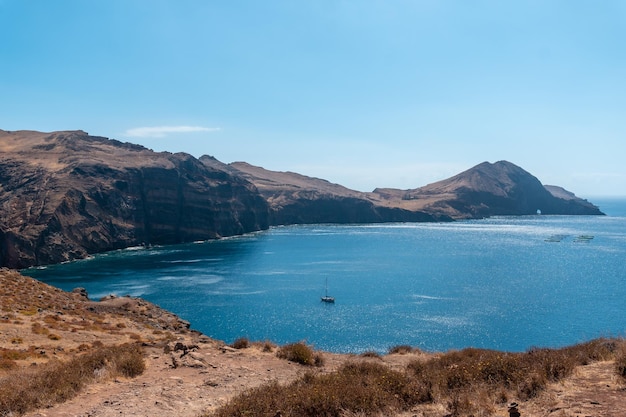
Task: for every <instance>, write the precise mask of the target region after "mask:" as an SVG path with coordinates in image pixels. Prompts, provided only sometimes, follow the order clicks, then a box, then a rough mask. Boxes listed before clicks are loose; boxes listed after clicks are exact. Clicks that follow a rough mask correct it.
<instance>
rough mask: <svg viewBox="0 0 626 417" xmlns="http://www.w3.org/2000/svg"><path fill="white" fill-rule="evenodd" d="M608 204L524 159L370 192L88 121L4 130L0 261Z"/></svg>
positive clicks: (21, 263)
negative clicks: (168, 145) (156, 142)
mask: <svg viewBox="0 0 626 417" xmlns="http://www.w3.org/2000/svg"><path fill="white" fill-rule="evenodd" d="M537 210H541V212H542V213H544V214H596V215H597V214H602V213H601V212H600V210H599V209H598V208H597V207H595V206H594V205H593V204H591V203H589V202H587V201H586V200H582V199H580V198H578V197H576V196H575V195H574V194H573V193H571V192H569V191H567V190H564V189H562V188H560V187H556V186H549V187H545V186H543V185H542V184H541V183H540V182H539V180H538V179H537V178H535V177H534V176H532V175H531V174H529V173H528V172H526V171H524V170H523V169H522V168H520V167H518V166H516V165H514V164H512V163H510V162H507V161H499V162H496V163H494V164H490V163H488V162H484V163H482V164H479V165H477V166H476V167H473V168H470V169H468V170H467V171H464V172H463V173H460V174H458V175H456V176H453V177H451V178H449V179H447V180H442V181H438V182H436V183H433V184H429V185H426V186H423V187H419V188H415V189H411V190H397V189H392V188H377V189H375V190H374V191H372V192H369V193H364V192H360V191H355V190H351V189H349V188H346V187H344V186H342V185H339V184H333V183H331V182H329V181H327V180H324V179H320V178H313V177H307V176H305V175H302V174H298V173H294V172H277V171H270V170H266V169H264V168H261V167H255V166H253V165H251V164H249V163H245V162H236V163H232V164H225V163H222V162H220V161H218V160H217V159H215V158H214V157H211V156H208V155H204V156H202V157H200V158H195V157H193V156H191V155H189V154H186V153H170V152H154V151H152V150H150V149H148V148H145V147H143V146H141V145H136V144H132V143H127V142H120V141H118V140H114V139H108V138H105V137H99V136H90V135H89V134H87V133H86V132H84V131H81V130H76V131H59V132H50V133H45V132H36V131H13V132H12V131H4V130H0V214H2V216H1V217H0V266H7V267H10V268H25V267H30V266H36V265H45V264H51V263H59V262H64V261H68V260H73V259H80V258H84V257H86V256H88V255H91V254H94V253H99V252H105V251H109V250H114V249H121V248H125V247H129V246H137V245H152V244H172V243H183V242H191V241H196V240H207V239H215V238H220V237H225V236H233V235H238V234H244V233H248V232H253V231H259V230H265V229H267V228H268V227H270V226H272V225H286V224H300V223H308V224H310V223H380V222H426V221H430V222H432V221H452V220H456V219H467V218H481V217H488V216H493V215H526V214H535V213H536V212H537Z"/></svg>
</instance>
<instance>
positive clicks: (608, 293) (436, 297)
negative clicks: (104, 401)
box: [22, 200, 626, 353]
mask: <svg viewBox="0 0 626 417" xmlns="http://www.w3.org/2000/svg"><path fill="white" fill-rule="evenodd" d="M603 201H604V200H603ZM603 204H604V205H603ZM600 207H601V209H603V210H605V212H607V214H609V215H608V216H525V217H494V218H489V219H483V220H474V221H461V222H454V223H397V224H370V225H306V226H286V227H275V228H271V229H270V230H268V231H264V232H259V233H254V234H249V235H245V236H239V237H234V238H228V239H221V240H216V241H206V242H197V243H193V244H183V245H174V246H164V247H150V248H143V247H142V248H130V249H126V250H121V251H115V252H110V253H106V254H101V255H97V256H94V257H92V258H90V259H85V260H81V261H76V262H71V263H65V264H61V265H52V266H48V267H42V268H31V269H28V270H24V271H22V272H23V273H24V274H25V275H30V276H32V277H34V278H37V279H39V280H41V281H44V282H46V283H49V284H52V285H55V286H57V287H60V288H63V289H65V290H71V289H73V288H75V287H84V288H86V289H87V291H88V292H89V294H90V297H91V298H93V299H99V298H100V297H102V296H105V295H108V294H117V295H126V294H128V295H132V296H139V297H142V298H145V299H147V300H149V301H151V302H154V303H156V304H158V305H160V306H161V307H163V308H166V309H168V310H170V311H172V312H174V313H176V314H178V315H179V316H180V317H182V318H184V319H186V320H189V321H190V322H191V324H192V328H194V329H197V330H200V331H202V332H203V333H205V334H207V335H209V336H211V337H214V338H217V339H220V340H224V341H225V342H227V343H230V342H232V341H234V340H235V339H236V338H239V337H247V338H249V339H251V340H271V341H273V342H276V343H279V344H283V343H288V342H294V341H300V340H305V341H307V342H308V343H310V344H312V345H313V346H314V347H315V348H318V349H323V350H328V351H334V352H343V353H346V352H352V353H359V352H364V351H371V350H373V351H378V352H386V351H387V350H388V348H389V347H391V346H394V345H399V344H409V345H412V346H415V347H419V348H421V349H423V350H427V351H445V350H449V349H460V348H464V347H469V346H473V347H481V348H490V349H499V350H507V351H524V350H526V349H528V348H530V347H533V346H541V347H561V346H565V345H569V344H574V343H578V342H582V341H585V340H589V339H592V338H595V337H602V336H623V335H624V333H625V330H626V314H624V313H625V307H626V285H625V283H626V202H625V201H624V200H606V201H605V202H604V203H602V204H600ZM326 281H327V282H328V292H329V295H332V296H334V297H335V298H336V302H335V303H334V304H327V303H322V302H320V296H322V295H324V291H325V283H326Z"/></svg>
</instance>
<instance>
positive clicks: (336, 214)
mask: <svg viewBox="0 0 626 417" xmlns="http://www.w3.org/2000/svg"><path fill="white" fill-rule="evenodd" d="M201 159H202V158H201ZM230 166H231V167H232V168H233V171H232V172H233V173H235V174H236V173H239V175H241V176H243V177H244V178H245V179H247V180H248V181H250V182H252V183H253V184H254V185H256V187H257V188H258V190H259V192H260V193H261V195H262V196H263V197H264V198H265V199H266V200H267V202H268V204H269V206H270V214H271V223H272V224H274V225H284V224H312V223H380V222H428V221H450V220H452V219H451V218H450V217H448V216H447V215H445V214H443V215H442V214H440V213H435V214H431V213H427V212H424V211H421V210H413V209H405V208H403V207H399V206H398V204H394V203H393V202H382V203H383V204H381V201H380V199H379V198H378V197H377V196H376V195H374V194H371V193H362V192H359V191H354V190H351V189H349V188H346V187H344V186H342V185H338V184H333V183H330V182H328V181H326V180H322V179H319V178H312V177H307V176H304V175H300V174H297V173H294V172H276V171H268V170H266V169H263V168H260V167H256V166H253V165H250V164H248V163H245V162H235V163H232V164H230Z"/></svg>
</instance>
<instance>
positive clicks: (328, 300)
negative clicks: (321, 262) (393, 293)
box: [321, 278, 335, 303]
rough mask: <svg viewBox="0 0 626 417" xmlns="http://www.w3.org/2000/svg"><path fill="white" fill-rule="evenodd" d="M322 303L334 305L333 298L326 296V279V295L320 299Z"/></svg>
mask: <svg viewBox="0 0 626 417" xmlns="http://www.w3.org/2000/svg"><path fill="white" fill-rule="evenodd" d="M321 300H322V302H323V303H334V302H335V297H331V296H330V295H328V278H327V279H326V295H324V296H323V297H322V298H321Z"/></svg>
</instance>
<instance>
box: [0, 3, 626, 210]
mask: <svg viewBox="0 0 626 417" xmlns="http://www.w3.org/2000/svg"><path fill="white" fill-rule="evenodd" d="M625 42H626V1H611V0H603V1H581V0H563V1H556V0H555V1H550V0H542V1H533V0H528V1H504V0H502V1H481V0H473V1H468V0H458V1H452V0H451V1H446V0H441V1H434V0H334V1H331V0H310V1H305V0H302V1H294V0H264V1H252V0H249V1H240V0H224V1H221V0H215V1H211V0H205V1H200V0H199V1H194V0H172V1H163V0H57V1H50V0H0V97H1V99H0V129H4V130H21V129H27V130H39V131H54V130H77V129H82V130H85V131H87V132H89V133H90V134H92V135H97V136H106V137H110V138H115V139H118V140H122V141H129V142H133V143H139V144H142V145H144V146H147V147H149V148H151V149H154V150H156V151H163V150H167V151H171V152H178V151H183V152H188V153H191V154H193V155H195V156H201V155H203V154H208V155H212V156H215V157H216V158H217V159H219V160H221V161H223V162H233V161H241V160H243V161H246V162H249V163H251V164H254V165H259V166H263V167H265V168H267V169H271V170H278V171H287V170H289V171H296V172H299V173H302V174H305V175H310V176H314V177H319V178H324V179H327V180H329V181H332V182H336V183H340V184H342V185H345V186H348V187H350V188H354V189H357V190H361V191H371V190H372V189H373V188H374V187H396V188H415V187H418V186H422V185H426V184H428V183H430V182H434V181H437V180H440V179H444V178H447V177H449V176H451V175H454V174H456V173H458V172H460V171H463V170H465V169H468V168H470V167H472V166H474V165H476V164H478V163H481V162H483V161H490V162H495V161H497V160H503V159H504V160H508V161H511V162H513V163H515V164H517V165H519V166H521V167H522V168H524V169H526V170H527V171H529V172H531V173H532V174H533V175H535V176H537V177H538V178H539V179H540V180H541V181H542V182H543V183H546V184H556V185H561V186H564V187H565V188H567V189H569V190H571V191H573V192H575V193H576V194H577V195H579V196H582V197H586V198H591V197H594V196H605V195H626V163H625V162H624V159H625V157H626V46H625Z"/></svg>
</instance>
